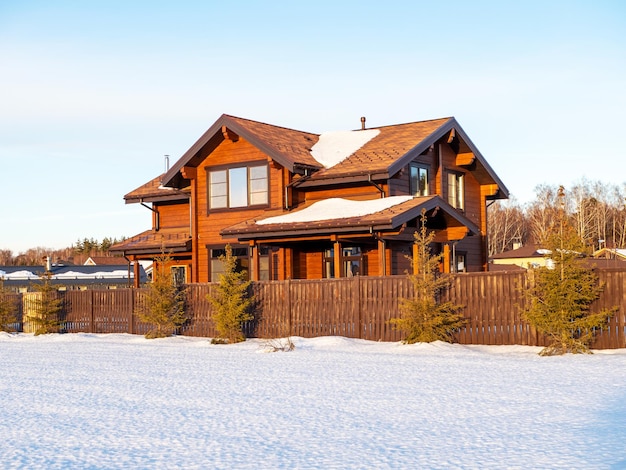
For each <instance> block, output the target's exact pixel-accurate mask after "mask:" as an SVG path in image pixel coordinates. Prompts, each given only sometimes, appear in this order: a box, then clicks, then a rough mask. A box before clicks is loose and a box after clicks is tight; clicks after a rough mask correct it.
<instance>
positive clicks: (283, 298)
mask: <svg viewBox="0 0 626 470" xmlns="http://www.w3.org/2000/svg"><path fill="white" fill-rule="evenodd" d="M598 274H599V276H600V280H601V282H602V283H604V285H605V288H604V291H603V293H602V295H601V297H600V298H599V299H598V300H597V301H596V302H595V303H594V305H593V308H592V310H597V309H602V308H604V307H611V306H614V305H617V306H619V312H618V313H617V315H615V316H614V317H613V318H612V319H611V320H610V322H609V324H608V326H607V328H605V329H603V330H601V331H597V332H596V338H595V341H594V343H593V347H594V348H596V349H613V348H624V347H626V339H625V332H626V322H625V316H626V289H625V282H626V271H618V270H602V271H599V272H598ZM527 286H528V277H527V274H526V272H520V271H515V272H508V273H507V272H496V273H469V274H462V275H458V276H457V277H456V278H455V281H454V284H453V286H452V288H451V290H450V292H449V298H450V300H452V301H454V302H455V303H457V304H460V305H463V310H462V312H463V314H464V315H465V317H466V319H467V324H466V325H465V327H463V328H462V329H461V330H460V331H459V332H458V333H457V334H456V337H455V340H456V341H458V342H459V343H462V344H486V345H510V344H520V345H532V346H544V345H546V338H544V337H542V336H541V335H538V334H537V332H536V331H534V330H533V328H531V327H530V326H529V325H528V324H527V323H526V322H524V321H523V319H522V315H521V306H522V302H523V295H522V291H523V289H524V288H527ZM252 288H253V292H254V295H255V309H254V311H255V318H254V320H253V321H250V322H248V323H246V324H245V325H244V332H245V334H246V336H248V337H259V338H279V337H286V336H302V337H315V336H327V335H333V336H345V337H350V338H362V339H367V340H374V341H399V340H401V339H402V335H401V333H400V332H399V331H397V330H395V329H394V328H393V327H392V325H391V324H390V323H389V320H390V319H391V318H394V317H397V316H399V315H400V314H399V303H400V299H403V298H410V297H411V295H412V290H413V289H412V285H411V282H410V280H409V279H408V278H407V277H406V276H385V277H353V278H343V279H324V280H290V281H263V282H256V283H254V284H253V286H252ZM186 289H187V290H186V293H187V295H186V307H185V308H186V311H187V312H188V314H189V317H190V319H189V321H188V322H187V323H186V324H185V325H184V326H183V327H181V328H180V330H179V331H178V333H179V334H182V335H188V336H201V337H214V336H216V331H215V327H214V325H213V322H212V320H211V312H212V310H211V309H212V307H211V306H210V304H209V302H208V301H207V295H208V294H209V293H210V291H211V289H212V285H211V284H191V285H188V286H186ZM59 294H60V295H61V298H62V299H63V311H62V314H61V315H62V320H63V323H64V327H63V331H65V332H72V333H74V332H92V333H132V334H145V333H146V332H147V331H148V329H149V325H147V324H144V323H142V322H141V321H139V319H138V317H137V315H136V314H135V313H134V312H135V310H136V306H137V305H138V303H139V302H141V301H142V298H143V296H144V295H145V290H143V289H137V290H135V289H114V290H86V291H65V292H60V293H59ZM12 295H15V294H12ZM21 295H22V296H25V295H26V296H27V295H28V294H21ZM17 296H19V294H18V295H17ZM18 300H19V298H18ZM23 301H24V298H22V302H21V304H20V305H21V307H20V309H19V315H18V316H19V318H18V323H17V329H18V330H21V329H24V331H28V323H27V322H26V323H25V324H24V323H22V319H23V318H25V317H24V316H23V311H24V307H23V306H24V305H25V303H24V302H23Z"/></svg>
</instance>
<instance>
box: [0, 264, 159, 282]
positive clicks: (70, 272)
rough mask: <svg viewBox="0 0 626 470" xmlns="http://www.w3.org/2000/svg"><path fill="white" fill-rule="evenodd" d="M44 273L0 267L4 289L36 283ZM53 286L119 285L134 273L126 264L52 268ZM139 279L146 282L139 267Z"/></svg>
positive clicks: (40, 268) (36, 269) (31, 268)
mask: <svg viewBox="0 0 626 470" xmlns="http://www.w3.org/2000/svg"><path fill="white" fill-rule="evenodd" d="M45 271H46V269H45V267H44V266H0V279H3V283H4V285H5V286H6V287H11V286H15V285H24V284H29V283H31V282H37V281H39V280H40V279H41V276H42V275H43V274H44V272H45ZM50 274H51V281H52V283H53V284H64V285H90V284H120V283H126V282H128V279H129V274H130V278H131V279H133V278H134V272H133V270H132V269H131V270H130V272H129V269H128V264H118V265H108V266H85V265H77V266H52V267H51V268H50ZM140 278H141V281H142V282H144V281H146V280H147V276H146V273H145V270H144V269H143V267H142V266H140Z"/></svg>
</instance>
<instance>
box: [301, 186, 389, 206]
mask: <svg viewBox="0 0 626 470" xmlns="http://www.w3.org/2000/svg"><path fill="white" fill-rule="evenodd" d="M383 186H386V185H383ZM334 197H340V198H345V199H353V200H369V199H380V198H381V197H382V196H381V192H380V191H379V190H378V189H377V188H376V187H375V186H374V185H372V184H369V183H360V184H359V185H355V184H350V185H340V186H334V187H332V188H330V189H329V188H327V187H323V188H321V189H309V190H308V191H306V193H305V194H304V196H300V197H299V199H301V200H302V199H303V200H305V201H307V202H313V201H321V200H324V199H330V198H334Z"/></svg>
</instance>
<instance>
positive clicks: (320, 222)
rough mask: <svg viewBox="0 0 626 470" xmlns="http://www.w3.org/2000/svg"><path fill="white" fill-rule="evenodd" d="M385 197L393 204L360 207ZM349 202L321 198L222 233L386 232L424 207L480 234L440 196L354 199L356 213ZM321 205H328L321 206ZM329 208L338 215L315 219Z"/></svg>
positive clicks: (250, 236) (254, 236) (249, 235)
mask: <svg viewBox="0 0 626 470" xmlns="http://www.w3.org/2000/svg"><path fill="white" fill-rule="evenodd" d="M384 200H387V201H390V203H389V204H388V205H387V206H385V205H383V208H382V209H379V210H374V211H372V212H369V211H368V210H367V208H364V209H363V208H362V210H359V206H363V207H364V206H366V205H368V206H370V207H371V206H372V204H371V203H372V202H377V201H384ZM346 201H347V200H345V199H339V198H337V199H329V200H324V201H318V202H315V203H312V204H309V205H307V206H306V207H303V208H301V209H297V210H294V211H292V212H288V213H284V214H280V215H279V216H278V217H265V218H262V219H251V220H247V221H245V222H241V223H239V224H236V225H233V226H231V227H227V228H225V229H223V230H222V231H221V234H222V235H223V236H234V237H237V238H238V239H239V240H252V239H259V238H280V237H286V236H296V237H297V236H299V235H300V236H310V235H332V234H336V233H346V232H350V233H365V232H385V231H393V230H397V229H398V228H400V227H401V226H402V225H403V224H406V223H407V222H409V221H411V220H413V219H416V218H417V217H419V216H420V215H421V212H422V210H426V211H427V212H430V213H431V215H434V214H435V213H438V212H439V211H441V213H440V214H439V216H441V217H443V219H444V220H445V224H446V226H447V227H449V226H455V227H460V226H463V227H466V228H467V230H468V231H469V232H470V233H473V234H479V233H480V229H479V228H478V226H477V225H476V224H474V223H473V222H472V221H470V220H469V219H468V218H467V217H465V216H464V215H463V214H462V213H461V212H459V211H458V210H457V209H455V208H453V207H452V206H450V205H449V204H448V203H447V202H446V201H444V200H443V199H442V198H441V197H439V196H425V197H411V198H407V197H401V196H396V197H390V198H385V199H382V200H367V201H350V203H351V207H352V208H354V209H356V210H354V212H349V211H346V210H345V209H344V206H343V203H345V202H346ZM321 204H323V205H324V207H321V206H320V205H321ZM333 207H334V210H333V209H332V208H333ZM320 209H321V210H320ZM326 209H328V210H330V214H336V215H330V216H328V215H327V216H324V217H321V218H315V215H316V214H319V213H320V212H323V211H324V210H326ZM309 215H310V216H309ZM290 216H291V217H290ZM429 217H430V215H429ZM272 219H273V220H272Z"/></svg>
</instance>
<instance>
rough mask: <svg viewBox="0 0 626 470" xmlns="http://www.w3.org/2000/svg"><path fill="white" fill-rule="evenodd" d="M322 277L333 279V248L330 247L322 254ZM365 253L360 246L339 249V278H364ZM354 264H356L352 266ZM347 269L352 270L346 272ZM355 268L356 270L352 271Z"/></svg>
mask: <svg viewBox="0 0 626 470" xmlns="http://www.w3.org/2000/svg"><path fill="white" fill-rule="evenodd" d="M352 250H354V251H352ZM322 258H323V264H322V275H323V276H324V279H334V278H335V248H334V247H330V248H327V249H325V250H324V252H323V254H322ZM365 260H366V257H365V252H364V250H363V247H362V246H359V245H349V246H342V247H341V273H340V276H341V277H354V276H365V275H366V274H367V272H366V268H365ZM354 263H356V264H354ZM348 268H352V269H350V270H348ZM354 268H356V270H355V269H354Z"/></svg>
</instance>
